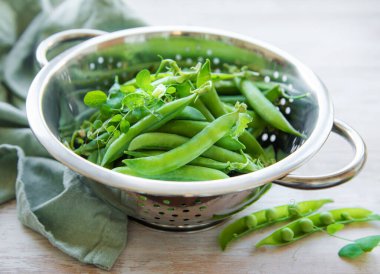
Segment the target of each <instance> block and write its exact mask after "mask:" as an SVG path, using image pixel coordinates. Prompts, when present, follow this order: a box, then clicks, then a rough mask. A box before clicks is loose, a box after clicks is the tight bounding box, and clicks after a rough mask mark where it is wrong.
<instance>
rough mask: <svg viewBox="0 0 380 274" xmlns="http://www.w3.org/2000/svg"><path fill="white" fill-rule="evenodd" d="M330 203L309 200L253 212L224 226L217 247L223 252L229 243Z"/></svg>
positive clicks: (328, 201)
mask: <svg viewBox="0 0 380 274" xmlns="http://www.w3.org/2000/svg"><path fill="white" fill-rule="evenodd" d="M332 202H333V200H331V199H321V200H311V201H304V202H299V203H296V204H289V205H281V206H277V207H274V208H269V209H264V210H260V211H257V212H254V213H252V214H250V215H247V216H244V217H242V218H240V219H238V220H236V221H235V222H233V223H231V224H229V225H228V226H226V227H225V228H224V229H223V230H222V231H221V232H220V234H219V238H218V241H219V245H220V247H221V248H222V250H224V249H225V248H226V247H227V245H228V244H229V243H230V242H231V241H234V240H237V239H239V238H241V237H243V236H245V235H247V234H249V233H250V232H253V231H255V230H258V229H260V228H264V227H268V226H270V225H272V224H275V223H278V222H283V221H287V220H291V219H294V218H298V217H302V216H306V215H308V214H311V213H312V212H314V211H316V210H318V209H319V208H321V207H322V206H323V205H325V204H327V203H332Z"/></svg>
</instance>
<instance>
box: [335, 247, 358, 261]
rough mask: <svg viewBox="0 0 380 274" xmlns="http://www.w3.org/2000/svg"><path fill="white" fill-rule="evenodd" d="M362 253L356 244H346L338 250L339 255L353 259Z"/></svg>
mask: <svg viewBox="0 0 380 274" xmlns="http://www.w3.org/2000/svg"><path fill="white" fill-rule="evenodd" d="M363 253H364V251H363V249H361V248H360V246H359V245H358V244H348V245H345V246H344V247H342V248H341V249H340V250H339V253H338V254H339V256H340V257H343V258H349V259H354V258H356V257H359V256H360V255H362V254H363Z"/></svg>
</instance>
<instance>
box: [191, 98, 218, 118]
mask: <svg viewBox="0 0 380 274" xmlns="http://www.w3.org/2000/svg"><path fill="white" fill-rule="evenodd" d="M193 107H194V108H196V109H197V110H198V111H199V112H200V113H202V115H203V116H204V117H205V118H206V121H209V122H212V121H214V120H215V118H214V116H213V115H212V114H211V112H210V111H209V110H208V108H207V107H206V106H205V104H204V103H203V101H202V99H201V98H198V99H197V100H196V101H195V102H194V103H193Z"/></svg>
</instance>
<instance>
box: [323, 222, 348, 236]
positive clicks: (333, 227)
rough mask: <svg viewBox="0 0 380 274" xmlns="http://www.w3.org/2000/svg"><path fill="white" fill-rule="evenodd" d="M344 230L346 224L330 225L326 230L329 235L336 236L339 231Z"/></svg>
mask: <svg viewBox="0 0 380 274" xmlns="http://www.w3.org/2000/svg"><path fill="white" fill-rule="evenodd" d="M343 228H344V224H339V223H335V224H331V225H328V226H327V228H326V230H327V233H328V234H330V235H334V234H335V233H337V232H338V231H341V230H342V229H343Z"/></svg>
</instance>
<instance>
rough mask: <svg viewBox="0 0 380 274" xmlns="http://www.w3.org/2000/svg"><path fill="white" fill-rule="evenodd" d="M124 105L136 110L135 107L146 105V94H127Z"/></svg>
mask: <svg viewBox="0 0 380 274" xmlns="http://www.w3.org/2000/svg"><path fill="white" fill-rule="evenodd" d="M123 105H124V106H126V107H127V108H129V109H130V110H134V109H135V108H138V107H142V106H144V105H145V98H144V95H142V94H139V93H131V94H128V95H127V96H125V98H124V100H123Z"/></svg>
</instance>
